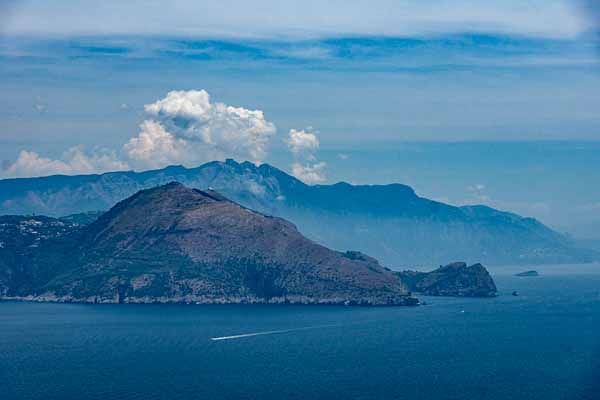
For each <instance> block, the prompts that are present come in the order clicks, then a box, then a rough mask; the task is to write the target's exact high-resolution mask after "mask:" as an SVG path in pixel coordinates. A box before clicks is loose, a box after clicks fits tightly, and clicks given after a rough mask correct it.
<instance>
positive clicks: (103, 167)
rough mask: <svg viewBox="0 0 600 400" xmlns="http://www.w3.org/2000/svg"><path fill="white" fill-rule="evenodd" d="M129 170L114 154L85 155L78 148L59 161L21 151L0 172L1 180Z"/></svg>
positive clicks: (99, 152)
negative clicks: (12, 161) (13, 160)
mask: <svg viewBox="0 0 600 400" xmlns="http://www.w3.org/2000/svg"><path fill="white" fill-rule="evenodd" d="M127 169H129V166H128V165H127V163H126V162H123V161H120V160H118V159H117V156H116V155H115V153H114V152H111V151H109V150H97V151H94V152H92V153H91V154H85V153H84V152H83V150H82V149H81V148H80V147H72V148H70V149H69V150H67V151H66V152H65V153H64V154H63V155H62V157H61V159H58V160H53V159H50V158H45V157H42V156H40V155H39V154H38V153H36V152H33V151H25V150H24V151H21V153H20V154H19V157H18V158H17V160H16V161H15V162H14V163H12V164H7V165H5V166H4V169H3V170H1V171H0V176H2V177H3V178H22V177H31V176H48V175H57V174H61V175H76V174H92V173H98V172H108V171H123V170H127Z"/></svg>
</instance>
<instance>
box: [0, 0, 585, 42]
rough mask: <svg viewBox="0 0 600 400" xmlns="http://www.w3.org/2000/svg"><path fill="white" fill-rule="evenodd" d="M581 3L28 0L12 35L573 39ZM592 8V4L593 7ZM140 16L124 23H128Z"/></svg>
mask: <svg viewBox="0 0 600 400" xmlns="http://www.w3.org/2000/svg"><path fill="white" fill-rule="evenodd" d="M578 1H579V0H529V1H522V0H491V1H477V0H435V1H427V2H424V1H422V0H403V1H398V0H375V1H373V0H370V1H367V0H358V1H353V2H346V1H341V0H335V1H327V2H325V1H321V0H306V1H303V2H301V3H300V2H281V1H276V0H255V1H252V2H248V1H243V0H227V1H224V2H223V1H222V2H208V1H193V0H176V1H175V2H174V4H170V6H168V7H166V6H165V4H164V3H163V2H160V1H154V0H150V1H143V2H142V1H139V0H137V1H127V2H124V1H117V0H106V1H102V2H98V1H77V0H63V1H61V2H52V3H46V2H39V1H34V0H22V1H19V2H12V3H15V6H14V7H13V12H12V13H11V15H10V16H9V17H8V18H6V21H4V24H3V25H2V26H3V31H4V33H9V34H41V35H47V34H51V35H79V34H85V35H90V34H92V35H93V34H101V35H104V34H165V35H195V36H203V37H237V38H239V37H246V38H248V37H251V38H266V37H268V38H280V37H296V38H298V37H301V38H306V37H330V36H343V35H351V36H352V35H384V36H402V37H407V36H423V35H432V34H433V35H435V34H447V33H461V32H483V33H502V34H511V35H526V36H539V37H552V38H558V37H574V36H576V35H578V34H580V33H581V32H582V31H583V30H584V29H585V28H586V24H585V19H584V17H583V16H582V15H581V13H579V12H578V11H577V2H578ZM590 1H591V0H590ZM126 15H128V16H135V17H132V18H122V16H126Z"/></svg>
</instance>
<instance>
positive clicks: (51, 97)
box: [0, 0, 600, 236]
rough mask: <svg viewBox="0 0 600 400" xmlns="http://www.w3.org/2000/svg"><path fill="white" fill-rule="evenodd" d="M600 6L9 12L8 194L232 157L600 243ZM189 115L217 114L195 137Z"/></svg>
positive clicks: (5, 6)
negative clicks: (25, 184)
mask: <svg viewBox="0 0 600 400" xmlns="http://www.w3.org/2000/svg"><path fill="white" fill-rule="evenodd" d="M594 3H595V2H594V1H591V0H590V1H586V0H545V1H540V0H529V1H521V0H519V1H517V0H514V1H513V0H503V1H488V2H481V1H474V0H452V1H449V0H448V1H445V0H436V1H368V2H367V1H353V2H341V1H333V2H322V1H304V2H285V1H283V2H281V1H280V2H275V1H254V2H242V1H222V2H218V3H217V2H202V1H183V0H175V1H172V2H169V4H168V5H165V3H164V2H158V1H151V0H150V1H129V2H117V1H104V2H92V1H89V2H86V1H83V2H82V1H72V0H65V1H60V2H39V1H19V0H9V1H6V2H3V3H2V5H0V8H1V9H0V15H1V16H0V85H1V87H2V91H1V93H0V160H1V161H2V168H0V176H2V177H10V176H36V175H44V174H47V173H87V172H96V171H104V170H110V169H128V168H135V169H144V168H149V167H159V166H161V165H162V164H166V163H180V164H184V165H190V166H191V165H194V164H197V163H199V162H203V161H205V160H208V159H211V158H223V157H227V156H233V157H236V158H238V159H241V158H249V159H253V160H255V161H267V162H273V163H275V164H276V165H277V166H279V167H281V168H283V169H286V170H288V171H290V172H294V173H296V174H297V175H298V176H300V177H302V178H304V179H305V180H311V181H313V182H320V181H324V182H332V181H335V180H347V181H355V182H360V183H366V182H377V183H382V182H391V181H401V182H405V183H409V184H411V185H413V186H415V187H416V188H417V190H419V192H420V193H422V194H423V195H427V196H430V197H435V198H438V199H441V200H446V201H449V202H453V203H456V204H462V203H469V202H481V203H486V204H490V205H493V206H496V207H500V208H504V209H510V210H513V211H517V212H520V213H523V214H526V215H533V216H536V217H538V218H541V219H542V220H543V221H545V222H548V223H550V224H552V225H553V226H556V227H558V228H560V229H563V230H569V231H571V232H577V233H578V234H579V235H580V236H589V235H591V233H590V232H593V231H595V230H597V229H596V228H597V227H600V206H599V204H600V193H599V192H598V190H597V189H595V187H596V186H598V185H597V182H598V181H599V179H600V168H598V167H599V166H600V165H598V164H597V163H598V158H597V157H596V156H595V154H597V153H596V152H597V150H598V148H597V144H596V143H597V142H598V141H599V139H600V117H599V116H598V112H597V109H598V105H599V104H600V57H599V56H600V53H599V50H600V47H599V46H598V43H599V37H600V36H599V35H598V29H597V28H598V26H599V24H598V21H599V18H598V17H599V13H598V9H599V8H598V6H597V5H595V4H594ZM174 90H176V91H181V92H178V93H179V94H178V95H176V96H171V97H168V96H167V94H168V93H169V92H171V91H174ZM191 90H196V91H198V92H189V91H191ZM201 90H204V91H205V92H206V96H207V97H204V96H205V95H204V94H202V93H203V92H202V93H201V92H199V91H201ZM161 101H162V102H161ZM203 101H204V102H206V104H204V103H202V102H203ZM177 102H190V104H192V106H193V107H200V106H202V107H204V106H206V107H208V108H207V109H206V110H208V111H206V113H204V111H202V113H204V114H202V113H201V114H198V113H197V112H196V111H198V110H199V109H196V108H195V109H194V110H196V111H194V112H196V113H195V114H194V113H192V115H191V116H190V115H188V114H185V118H186V119H185V121H184V122H185V124H184V125H181V124H180V123H181V117H182V115H183V114H181V112H180V111H181V110H180V111H178V112H175V113H173V112H172V109H171V108H169V107H171V106H172V104H175V103H177ZM197 102H200V103H202V104H204V105H202V104H200V103H197ZM217 103H224V104H225V105H227V106H233V107H235V108H236V109H235V110H230V111H227V112H222V111H219V106H218V105H217ZM177 104H180V103H177ZM145 106H152V107H154V110H155V111H153V112H148V107H145ZM152 107H151V108H152ZM202 107H200V108H202ZM203 110H204V109H203ZM254 110H256V111H259V112H262V113H261V114H260V115H259V114H249V116H248V114H247V112H253V111H254ZM207 121H208V122H207ZM146 122H148V123H146ZM142 123H146V125H143V126H142V127H140V124H142ZM190 127H191V128H190ZM159 128H160V129H164V132H163V131H160V129H159ZM157 129H158V130H157ZM206 129H209V131H206ZM292 129H293V130H295V132H296V133H297V136H295V138H296V139H297V140H299V141H300V142H295V143H297V144H299V146H300V147H296V148H292V146H291V145H290V143H291V140H292V132H291V130H292ZM206 132H209V134H210V135H211V137H210V140H208V139H207V138H206V135H207V133H206ZM257 132H258V133H257ZM298 132H302V133H298ZM161 135H162V136H161ZM165 135H167V136H165ZM203 135H204V136H203ZM253 135H254V136H253ZM149 138H150V139H149ZM165 138H166V139H165ZM256 138H258V139H257V140H258V141H259V142H253V140H255V139H256ZM148 140H150V141H152V140H155V141H156V142H153V143H151V144H152V145H153V146H154V147H152V149H151V150H149V149H148V147H147V146H146V147H143V146H145V145H148V143H147V142H148ZM165 140H167V142H165ZM457 143H458V144H457ZM461 143H462V144H461ZM494 143H496V144H494ZM544 143H546V144H544ZM417 145H418V146H417ZM161 146H162V147H161ZM165 146H171V147H170V149H171V150H169V151H170V152H167V151H163V149H164V148H165ZM414 146H417V147H414ZM440 146H441V147H440ZM489 146H492V147H491V149H492V150H490V147H489ZM581 148H585V149H587V150H580V151H575V150H574V149H581ZM294 149H295V150H294ZM415 149H418V151H416V150H415ZM440 149H442V150H440ZM23 152H25V153H23ZM582 152H583V153H582ZM480 153H483V154H487V155H488V156H487V157H479V156H477V154H480ZM419 154H421V157H419V156H418V155H419ZM527 154H531V160H529V161H527ZM581 154H585V157H583V159H584V160H585V163H584V164H581V162H580V160H581V157H582V156H581ZM444 155H448V159H447V160H444V162H440V161H439V160H438V161H436V157H441V158H442V159H443V158H444ZM515 155H518V157H519V158H518V159H517V160H515ZM144 157H145V158H144ZM344 157H345V158H344ZM471 158H473V159H476V160H477V165H471V164H469V163H468V162H465V160H469V159H471ZM150 161H152V162H150ZM161 163H162V164H161ZM533 163H535V167H532V164H533ZM503 164H505V165H507V166H513V167H514V168H513V167H511V168H512V169H511V171H512V172H511V173H510V174H507V173H504V172H503V170H502V169H501V168H499V166H501V165H503ZM295 166H296V167H297V168H295ZM515 166H521V167H522V168H521V167H515ZM470 168H475V169H476V170H477V171H479V172H480V174H479V175H478V174H475V175H474V174H473V173H471V172H470ZM515 168H516V169H515ZM356 171H362V172H361V173H356ZM408 171H410V172H408ZM450 171H452V173H450ZM517 173H520V174H521V175H519V179H515V176H517V175H516V174H517ZM575 177H577V179H579V180H580V182H579V181H578V182H577V183H575V182H574V178H575ZM532 181H535V182H538V184H536V185H531V184H530V185H527V182H532ZM517 182H518V183H519V184H520V185H527V186H528V188H529V191H525V190H522V189H519V186H517ZM586 187H588V188H589V190H584V189H583V188H586ZM569 191H570V193H576V194H577V196H575V197H573V196H571V195H568V194H566V193H567V192H569ZM590 221H591V222H590Z"/></svg>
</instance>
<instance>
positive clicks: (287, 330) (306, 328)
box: [210, 325, 339, 341]
mask: <svg viewBox="0 0 600 400" xmlns="http://www.w3.org/2000/svg"><path fill="white" fill-rule="evenodd" d="M333 326H339V325H318V326H305V327H302V328H292V329H280V330H276V331H263V332H252V333H241V334H239V335H231V336H218V337H212V338H210V340H212V341H219V340H233V339H242V338H247V337H252V336H264V335H277V334H281V333H289V332H298V331H306V330H309V329H317V328H329V327H333Z"/></svg>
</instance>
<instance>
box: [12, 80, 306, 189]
mask: <svg viewBox="0 0 600 400" xmlns="http://www.w3.org/2000/svg"><path fill="white" fill-rule="evenodd" d="M144 110H145V112H146V114H147V117H148V119H146V120H144V121H143V122H142V123H141V124H140V132H139V133H138V135H137V136H134V137H132V138H131V139H129V141H127V142H126V143H125V144H124V145H123V146H122V149H121V150H122V152H121V153H120V157H118V156H117V153H116V152H114V151H112V150H108V149H96V150H94V151H93V152H91V153H89V154H86V153H85V152H84V150H83V149H82V148H81V147H73V148H71V149H69V150H68V151H66V152H65V153H64V154H63V155H62V157H61V158H60V159H51V158H46V157H42V156H40V155H39V154H38V153H36V152H33V151H22V152H21V153H20V154H19V157H18V158H17V160H16V161H15V162H14V163H3V167H2V168H1V169H0V177H5V178H8V177H28V176H43V175H52V174H65V175H74V174H88V173H97V172H106V171H116V170H125V169H130V166H132V167H134V168H135V169H138V170H139V169H148V168H163V167H165V166H168V165H174V164H182V165H186V166H196V165H198V164H200V163H203V162H207V161H213V160H223V159H225V158H229V157H232V158H238V159H242V160H249V161H253V162H256V163H258V162H260V161H262V160H263V159H264V157H265V156H266V154H267V147H268V145H269V141H270V140H271V137H272V136H273V135H274V134H275V133H276V129H275V125H274V124H273V123H271V122H269V121H267V120H266V119H265V117H264V115H263V112H262V111H260V110H248V109H246V108H242V107H232V106H228V105H226V104H223V103H211V101H210V96H209V94H208V93H207V92H206V91H204V90H190V91H172V92H169V93H168V94H167V96H166V97H165V98H163V99H161V100H158V101H156V102H154V103H151V104H147V105H145V106H144ZM317 146H318V142H317ZM309 147H310V146H309ZM313 148H314V146H313Z"/></svg>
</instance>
